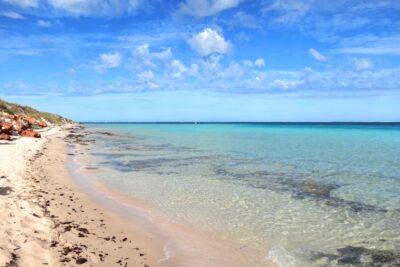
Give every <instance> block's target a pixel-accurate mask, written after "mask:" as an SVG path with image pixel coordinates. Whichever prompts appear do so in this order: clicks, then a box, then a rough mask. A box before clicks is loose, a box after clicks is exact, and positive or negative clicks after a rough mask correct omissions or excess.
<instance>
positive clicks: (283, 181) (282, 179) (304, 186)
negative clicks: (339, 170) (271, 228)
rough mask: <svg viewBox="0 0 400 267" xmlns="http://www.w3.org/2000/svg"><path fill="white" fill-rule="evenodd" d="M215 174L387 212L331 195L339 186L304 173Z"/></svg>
mask: <svg viewBox="0 0 400 267" xmlns="http://www.w3.org/2000/svg"><path fill="white" fill-rule="evenodd" d="M215 175H216V176H219V177H222V178H223V179H226V180H233V181H235V182H240V183H246V184H247V185H249V186H252V187H255V188H260V189H267V190H272V191H279V192H289V193H290V194H291V195H292V197H294V198H296V199H305V198H307V199H313V200H315V201H319V202H322V203H324V204H325V205H327V206H331V207H344V208H349V209H350V210H351V211H353V212H361V211H367V212H387V210H386V209H383V208H380V207H376V206H373V205H368V204H364V203H361V202H357V201H350V200H344V199H341V198H338V197H333V196H332V195H331V192H332V190H335V189H337V188H339V185H336V184H324V183H322V182H319V181H315V180H311V179H310V178H309V177H307V176H306V175H304V174H301V173H298V174H288V173H280V172H269V171H256V172H249V173H239V172H230V171H227V170H226V169H223V168H221V167H218V168H216V169H215Z"/></svg>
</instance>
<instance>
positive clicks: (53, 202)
mask: <svg viewBox="0 0 400 267" xmlns="http://www.w3.org/2000/svg"><path fill="white" fill-rule="evenodd" d="M82 133H84V131H82V129H80V127H76V125H68V126H64V127H63V128H61V127H53V128H51V129H50V130H47V131H44V132H42V138H41V139H33V138H20V139H18V140H16V141H15V142H13V143H8V144H3V145H1V147H0V157H1V159H2V160H1V162H0V177H1V179H0V183H1V184H0V197H1V208H2V210H4V211H5V212H3V213H2V215H1V216H2V218H1V221H2V222H1V224H0V227H1V229H0V232H1V235H2V236H1V241H0V266H76V265H84V266H148V267H149V266H174V267H175V266H247V265H246V262H248V261H249V259H248V258H247V257H250V258H253V259H254V258H255V255H254V254H253V252H252V251H251V252H246V249H245V248H243V247H241V246H238V245H237V244H232V243H230V242H228V241H226V240H221V239H219V238H217V237H215V236H213V235H212V234H211V233H205V232H199V231H196V230H195V229H191V228H190V227H186V226H183V225H179V224H176V223H171V222H170V221H169V219H168V218H166V217H165V216H162V215H161V214H159V213H157V212H156V211H154V210H151V209H149V207H147V206H146V205H143V204H142V203H140V201H139V202H138V201H137V200H134V199H132V198H129V197H125V196H124V194H123V193H122V192H118V191H115V190H113V189H111V188H108V187H106V186H105V185H104V184H101V183H99V182H97V181H95V182H94V183H93V184H92V185H90V186H89V185H87V184H86V185H85V183H87V181H86V182H85V179H82V180H77V179H76V177H73V176H71V172H70V170H69V169H71V167H69V168H67V165H68V162H70V161H71V158H69V159H68V157H71V156H72V157H75V156H78V154H82V151H84V149H85V142H86V141H83V140H82V139H81V138H80V137H82V135H81V134H82ZM68 146H69V147H70V148H68ZM71 148H72V149H71ZM81 160H83V159H81ZM74 169H79V168H78V166H75V167H74ZM87 171H88V173H86V174H85V176H86V175H87V177H89V176H90V168H89V170H87ZM171 254H173V255H171ZM242 254H243V255H246V256H243V255H242ZM226 255H231V256H229V257H226ZM260 256H262V255H257V258H258V257H260ZM262 262H264V260H262V261H260V262H259V263H257V266H272V265H270V264H266V262H264V263H262Z"/></svg>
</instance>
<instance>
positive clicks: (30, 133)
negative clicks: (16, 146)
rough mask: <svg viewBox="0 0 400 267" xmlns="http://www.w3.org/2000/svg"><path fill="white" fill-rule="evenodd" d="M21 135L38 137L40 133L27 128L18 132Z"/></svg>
mask: <svg viewBox="0 0 400 267" xmlns="http://www.w3.org/2000/svg"><path fill="white" fill-rule="evenodd" d="M20 135H21V136H25V137H34V138H40V133H38V132H36V131H35V130H32V129H28V130H24V131H22V132H21V133H20Z"/></svg>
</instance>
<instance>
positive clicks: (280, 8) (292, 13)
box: [263, 0, 311, 24]
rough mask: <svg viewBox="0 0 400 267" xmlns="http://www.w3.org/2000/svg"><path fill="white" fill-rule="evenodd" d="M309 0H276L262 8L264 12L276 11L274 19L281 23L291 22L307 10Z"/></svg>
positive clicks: (309, 4)
mask: <svg viewBox="0 0 400 267" xmlns="http://www.w3.org/2000/svg"><path fill="white" fill-rule="evenodd" d="M310 7H311V1H309V0H276V1H275V2H273V4H272V5H270V6H267V7H265V8H264V10H263V11H264V13H269V12H274V13H278V14H277V17H276V18H275V21H276V22H278V23H283V24H291V23H294V22H296V21H297V20H298V19H299V18H301V17H303V16H304V15H305V14H307V12H308V11H309V9H310Z"/></svg>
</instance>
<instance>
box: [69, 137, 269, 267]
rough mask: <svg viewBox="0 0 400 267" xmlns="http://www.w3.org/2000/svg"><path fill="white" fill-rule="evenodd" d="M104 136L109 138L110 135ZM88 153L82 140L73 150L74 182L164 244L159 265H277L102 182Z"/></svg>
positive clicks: (262, 255) (70, 158) (232, 241)
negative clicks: (174, 218) (177, 220)
mask: <svg viewBox="0 0 400 267" xmlns="http://www.w3.org/2000/svg"><path fill="white" fill-rule="evenodd" d="M78 132H79V131H78ZM83 132H84V130H83ZM101 133H102V134H106V135H108V133H107V132H101ZM78 136H79V133H78ZM89 142H90V141H89ZM85 150H86V145H85V143H84V142H82V141H78V142H77V145H76V146H74V147H70V153H69V155H70V156H69V166H70V167H69V168H70V169H72V170H73V171H72V173H71V177H72V179H74V180H75V181H76V182H77V183H79V184H80V186H81V188H82V190H83V191H85V193H86V194H88V195H90V196H91V197H92V198H93V199H96V202H97V203H100V204H101V205H102V206H104V207H107V208H108V209H110V210H114V211H116V212H117V213H119V214H120V215H121V216H123V217H124V218H125V219H126V220H127V221H129V222H131V223H132V224H134V225H140V226H141V229H143V230H144V231H145V232H147V233H148V234H150V235H151V236H152V237H153V238H154V239H156V240H157V241H158V242H159V243H160V244H162V247H163V251H164V258H161V259H159V265H157V266H165V267H179V266H183V267H191V266H204V267H205V266H210V267H214V266H215V267H228V266H229V267H235V266H238V267H239V266H254V267H257V266H258V267H274V266H277V265H276V264H275V263H274V262H272V260H268V259H267V253H263V252H261V251H257V250H256V249H255V248H251V247H248V246H247V245H244V244H241V243H238V242H236V241H235V240H233V239H227V238H226V237H222V236H220V235H219V233H215V232H211V231H206V230H205V229H201V230H200V229H196V228H195V227H194V226H192V225H186V224H182V223H179V222H176V221H174V220H171V218H169V217H168V215H167V214H164V213H162V212H161V211H159V210H157V209H155V208H154V207H151V206H149V205H148V204H147V203H145V202H144V201H143V200H140V199H137V198H135V197H133V196H131V195H129V194H126V193H125V192H123V191H121V190H118V189H116V188H114V187H112V186H111V185H108V184H106V183H104V182H102V181H100V180H99V179H98V178H97V176H96V172H97V168H96V167H93V168H92V167H91V166H90V165H88V164H90V162H89V160H88V158H87V153H84V151H85ZM85 152H87V150H86V151H85ZM89 157H90V156H89ZM71 164H72V165H73V166H71ZM227 255H229V257H227Z"/></svg>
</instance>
